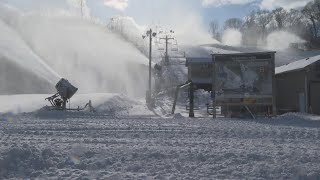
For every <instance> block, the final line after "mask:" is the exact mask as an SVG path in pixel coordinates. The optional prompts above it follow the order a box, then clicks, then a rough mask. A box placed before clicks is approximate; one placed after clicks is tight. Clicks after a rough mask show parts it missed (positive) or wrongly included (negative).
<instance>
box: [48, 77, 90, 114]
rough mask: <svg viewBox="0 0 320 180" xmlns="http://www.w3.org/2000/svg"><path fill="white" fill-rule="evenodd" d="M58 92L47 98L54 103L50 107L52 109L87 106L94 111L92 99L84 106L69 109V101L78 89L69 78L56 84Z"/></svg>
mask: <svg viewBox="0 0 320 180" xmlns="http://www.w3.org/2000/svg"><path fill="white" fill-rule="evenodd" d="M55 88H56V90H57V93H56V94H54V95H52V96H50V97H48V98H46V99H45V100H47V101H49V102H50V104H51V105H52V106H51V107H49V109H50V110H77V111H80V110H84V109H85V108H86V107H89V108H90V112H93V111H94V109H93V107H92V103H91V100H90V101H89V103H87V104H86V105H85V107H84V108H80V107H78V108H77V109H67V103H68V102H69V101H70V99H71V98H72V96H73V95H74V94H75V93H76V92H77V91H78V88H76V87H75V86H73V85H72V84H71V83H70V82H69V81H68V80H66V79H63V78H62V79H61V80H60V81H59V82H58V83H57V84H56V86H55Z"/></svg>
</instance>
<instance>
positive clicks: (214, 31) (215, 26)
mask: <svg viewBox="0 0 320 180" xmlns="http://www.w3.org/2000/svg"><path fill="white" fill-rule="evenodd" d="M209 27H210V29H209V31H210V34H211V36H212V38H215V39H217V40H220V39H221V35H220V26H219V22H218V21H216V20H213V21H211V22H210V24H209Z"/></svg>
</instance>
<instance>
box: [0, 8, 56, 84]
mask: <svg viewBox="0 0 320 180" xmlns="http://www.w3.org/2000/svg"><path fill="white" fill-rule="evenodd" d="M22 18H23V17H22V15H21V14H20V13H19V12H18V11H17V10H15V9H13V8H10V7H7V6H1V5H0V31H1V35H0V57H2V58H1V59H2V60H9V61H11V62H13V63H15V64H17V65H18V66H19V67H21V68H24V69H25V70H28V71H29V72H33V73H35V74H38V76H39V77H41V78H43V79H45V80H46V81H48V82H49V83H51V84H54V83H56V82H57V80H58V79H59V78H60V76H59V75H58V74H57V73H56V72H55V71H54V70H52V69H51V68H50V67H49V66H48V65H47V64H46V63H45V62H44V61H43V60H42V59H41V58H40V57H39V56H38V55H37V54H35V53H34V51H33V50H32V49H31V48H30V47H29V44H28V43H27V42H25V41H24V38H23V37H22V36H20V34H19V31H17V30H16V27H17V26H18V24H19V21H20V20H21V19H22ZM20 30H24V29H23V28H22V29H20Z"/></svg>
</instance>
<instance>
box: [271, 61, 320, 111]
mask: <svg viewBox="0 0 320 180" xmlns="http://www.w3.org/2000/svg"><path fill="white" fill-rule="evenodd" d="M276 88H277V92H276V97H277V98H276V100H277V108H278V111H279V113H286V112H305V113H311V114H318V115H320V56H315V57H311V58H307V59H302V60H299V61H295V62H292V63H290V64H287V65H284V66H280V67H277V68H276Z"/></svg>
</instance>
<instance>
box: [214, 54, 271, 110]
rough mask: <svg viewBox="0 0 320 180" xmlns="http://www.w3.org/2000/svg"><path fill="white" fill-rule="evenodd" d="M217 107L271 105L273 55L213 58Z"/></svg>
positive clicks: (220, 56) (241, 55)
mask: <svg viewBox="0 0 320 180" xmlns="http://www.w3.org/2000/svg"><path fill="white" fill-rule="evenodd" d="M213 61H214V73H213V89H214V92H213V98H214V101H215V104H216V105H250V104H260V105H272V104H273V98H274V94H273V86H274V83H273V82H274V74H275V70H274V52H266V53H239V54H216V55H213Z"/></svg>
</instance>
